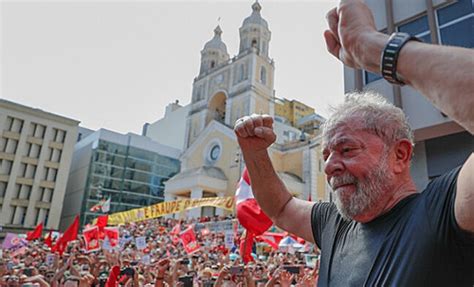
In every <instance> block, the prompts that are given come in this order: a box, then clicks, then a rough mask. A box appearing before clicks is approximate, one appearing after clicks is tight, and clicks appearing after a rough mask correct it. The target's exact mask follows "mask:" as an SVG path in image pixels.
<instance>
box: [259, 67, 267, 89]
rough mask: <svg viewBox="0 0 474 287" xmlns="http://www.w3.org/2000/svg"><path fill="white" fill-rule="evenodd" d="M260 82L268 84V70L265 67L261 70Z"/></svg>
mask: <svg viewBox="0 0 474 287" xmlns="http://www.w3.org/2000/svg"><path fill="white" fill-rule="evenodd" d="M260 82H261V83H262V84H264V85H266V84H267V69H265V67H264V66H262V68H260Z"/></svg>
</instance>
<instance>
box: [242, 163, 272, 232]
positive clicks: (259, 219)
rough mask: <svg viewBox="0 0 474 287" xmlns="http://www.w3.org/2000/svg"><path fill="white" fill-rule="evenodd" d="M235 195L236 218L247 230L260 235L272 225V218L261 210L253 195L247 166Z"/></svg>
mask: <svg viewBox="0 0 474 287" xmlns="http://www.w3.org/2000/svg"><path fill="white" fill-rule="evenodd" d="M235 196H236V202H237V204H236V206H237V219H238V220H239V222H240V224H242V226H243V227H244V228H245V229H247V231H248V232H251V233H253V234H254V235H260V234H263V233H264V232H265V231H267V230H268V228H270V227H271V226H272V225H273V222H272V220H271V219H270V218H269V217H268V216H267V215H266V214H265V213H264V212H263V210H262V209H261V208H260V206H259V205H258V203H257V200H256V199H255V198H254V196H253V192H252V187H251V185H250V176H249V173H248V171H247V168H244V171H243V173H242V178H241V179H240V183H239V188H238V189H237V192H236V193H235Z"/></svg>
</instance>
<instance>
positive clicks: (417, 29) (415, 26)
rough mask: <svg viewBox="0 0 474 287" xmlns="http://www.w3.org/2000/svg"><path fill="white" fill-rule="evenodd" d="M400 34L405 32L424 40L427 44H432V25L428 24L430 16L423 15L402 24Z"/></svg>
mask: <svg viewBox="0 0 474 287" xmlns="http://www.w3.org/2000/svg"><path fill="white" fill-rule="evenodd" d="M397 30H398V31H399V32H405V33H408V34H410V35H414V36H416V37H418V38H420V39H422V40H423V42H425V43H431V33H430V25H429V24H428V16H427V15H423V16H421V17H418V18H416V19H413V20H410V21H409V22H407V23H404V24H400V25H398V27H397Z"/></svg>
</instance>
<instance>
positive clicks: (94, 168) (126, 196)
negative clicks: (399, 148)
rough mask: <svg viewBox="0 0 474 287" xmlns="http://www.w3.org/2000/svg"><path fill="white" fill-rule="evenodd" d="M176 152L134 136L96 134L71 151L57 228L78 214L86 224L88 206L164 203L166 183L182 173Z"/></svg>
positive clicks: (124, 207)
mask: <svg viewBox="0 0 474 287" xmlns="http://www.w3.org/2000/svg"><path fill="white" fill-rule="evenodd" d="M179 154H180V151H179V149H175V148H171V147H168V146H165V145H162V144H159V143H157V142H154V141H152V140H151V139H149V138H147V137H145V136H140V135H136V134H132V133H128V134H119V133H116V132H112V131H109V130H105V129H100V130H98V131H95V132H94V133H92V134H89V135H88V136H87V137H85V138H83V139H82V140H81V141H79V142H78V143H76V145H75V146H74V154H73V159H72V164H71V170H70V173H69V181H68V184H67V189H66V196H65V199H64V209H63V213H62V220H61V227H62V228H66V227H67V226H68V225H69V224H70V223H71V222H72V221H73V220H74V217H75V216H76V215H78V214H79V215H80V216H81V223H82V224H85V223H90V222H91V221H92V220H93V219H94V218H96V217H97V215H98V212H91V211H90V209H91V207H92V206H94V205H96V204H97V203H99V202H100V201H101V200H106V199H109V198H110V199H111V208H110V212H111V213H114V212H120V211H124V210H129V209H133V208H137V207H142V206H148V205H152V204H155V203H158V202H161V201H163V199H164V196H163V189H164V182H165V181H166V180H168V179H169V178H170V177H172V176H174V175H175V174H177V173H178V172H179V170H180V163H179V160H178V158H179Z"/></svg>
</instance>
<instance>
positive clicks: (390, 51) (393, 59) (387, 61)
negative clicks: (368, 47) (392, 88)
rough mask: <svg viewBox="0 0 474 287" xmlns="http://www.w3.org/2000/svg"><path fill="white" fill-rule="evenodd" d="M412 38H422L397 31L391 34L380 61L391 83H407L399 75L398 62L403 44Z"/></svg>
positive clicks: (386, 77) (401, 84)
mask: <svg viewBox="0 0 474 287" xmlns="http://www.w3.org/2000/svg"><path fill="white" fill-rule="evenodd" d="M411 40H415V41H418V42H420V39H418V38H417V37H414V36H411V35H410V34H407V33H402V32H395V33H393V34H392V35H391V36H390V38H389V39H388V43H387V45H386V46H385V48H384V49H383V53H382V59H381V61H380V71H381V73H382V76H383V77H384V79H385V80H387V81H388V82H390V83H391V84H395V85H400V86H403V85H404V84H405V83H404V82H403V80H402V79H401V78H400V77H399V76H398V75H397V62H398V56H399V55H400V50H401V49H402V48H403V45H405V44H406V43H407V42H408V41H411Z"/></svg>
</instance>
